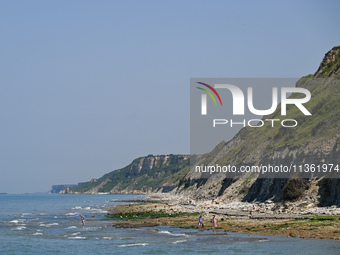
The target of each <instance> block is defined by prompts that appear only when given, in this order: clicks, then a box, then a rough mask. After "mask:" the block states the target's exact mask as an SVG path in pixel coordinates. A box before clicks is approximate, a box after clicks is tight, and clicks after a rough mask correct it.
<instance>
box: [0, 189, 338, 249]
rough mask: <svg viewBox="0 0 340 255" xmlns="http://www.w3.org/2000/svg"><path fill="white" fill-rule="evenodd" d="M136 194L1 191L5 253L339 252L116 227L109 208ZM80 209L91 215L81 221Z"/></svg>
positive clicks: (334, 245)
mask: <svg viewBox="0 0 340 255" xmlns="http://www.w3.org/2000/svg"><path fill="white" fill-rule="evenodd" d="M140 197H141V196H133V195H47V194H41V195H33V194H32V195H0V253H1V254H185V253H192V254H195V253H201V254H202V253H203V254H205V253H209V254H221V253H222V254H252V255H254V254H285V255H287V254H340V242H339V241H332V240H314V239H300V238H287V237H265V236H257V235H253V236H248V235H242V234H236V233H228V235H216V234H214V233H213V232H211V231H203V232H201V233H199V234H197V230H186V229H179V228H171V227H155V228H141V229H116V228H113V227H112V226H111V225H110V222H109V221H106V220H105V214H106V211H105V208H107V207H109V206H111V205H113V204H115V203H120V200H126V199H136V198H140ZM80 214H83V215H85V217H86V219H93V221H87V222H86V226H85V227H83V226H82V224H81V220H80Z"/></svg>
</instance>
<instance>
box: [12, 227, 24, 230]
mask: <svg viewBox="0 0 340 255" xmlns="http://www.w3.org/2000/svg"><path fill="white" fill-rule="evenodd" d="M25 228H26V227H16V228H13V229H12V230H23V229H25Z"/></svg>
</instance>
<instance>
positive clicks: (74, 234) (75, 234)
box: [72, 232, 81, 236]
mask: <svg viewBox="0 0 340 255" xmlns="http://www.w3.org/2000/svg"><path fill="white" fill-rule="evenodd" d="M80 234H81V233H80V232H77V233H73V234H72V235H73V236H77V235H80Z"/></svg>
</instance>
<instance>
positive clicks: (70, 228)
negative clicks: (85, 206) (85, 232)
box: [66, 226, 77, 229]
mask: <svg viewBox="0 0 340 255" xmlns="http://www.w3.org/2000/svg"><path fill="white" fill-rule="evenodd" d="M71 228H77V227H76V226H71V227H68V228H66V229H71Z"/></svg>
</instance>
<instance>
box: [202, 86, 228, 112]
mask: <svg viewBox="0 0 340 255" xmlns="http://www.w3.org/2000/svg"><path fill="white" fill-rule="evenodd" d="M197 83H198V84H201V85H203V86H206V87H207V88H209V89H210V90H211V91H212V92H213V93H214V94H215V95H216V96H217V98H218V100H219V101H220V104H221V106H222V100H221V97H220V95H219V94H218V93H217V91H216V90H215V89H214V88H213V87H211V86H210V85H208V84H206V83H203V82H197ZM196 88H198V89H200V90H203V91H204V92H206V93H207V94H208V95H209V96H210V97H211V98H212V99H213V100H214V103H215V105H217V103H216V100H215V97H214V96H213V95H212V94H211V92H210V91H209V90H207V89H204V88H201V87H196ZM201 100H202V104H201V106H202V108H201V114H202V115H207V95H206V94H202V97H201Z"/></svg>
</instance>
